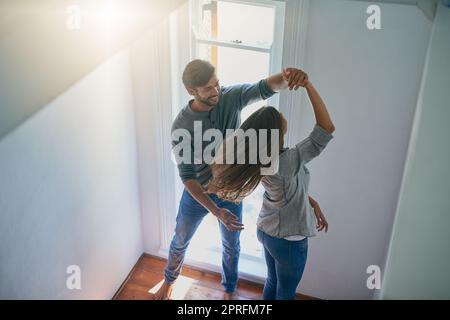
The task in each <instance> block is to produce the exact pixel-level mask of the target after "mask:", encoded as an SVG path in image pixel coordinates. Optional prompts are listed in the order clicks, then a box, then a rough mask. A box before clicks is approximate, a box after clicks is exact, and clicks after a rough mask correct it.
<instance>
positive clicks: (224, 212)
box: [213, 208, 244, 231]
mask: <svg viewBox="0 0 450 320" xmlns="http://www.w3.org/2000/svg"><path fill="white" fill-rule="evenodd" d="M213 214H214V215H215V216H216V217H217V219H219V220H220V222H221V223H223V225H224V226H225V228H227V229H228V231H240V230H243V229H244V225H243V224H242V223H241V222H239V220H238V218H237V217H236V216H235V215H234V214H232V213H231V211H230V210H228V209H225V208H218V209H217V210H216V211H215V212H213Z"/></svg>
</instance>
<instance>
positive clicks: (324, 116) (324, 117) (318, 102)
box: [305, 81, 335, 133]
mask: <svg viewBox="0 0 450 320" xmlns="http://www.w3.org/2000/svg"><path fill="white" fill-rule="evenodd" d="M305 89H306V92H307V93H308V97H309V99H310V100H311V104H312V107H313V110H314V116H315V117H316V123H317V124H318V125H319V126H320V127H322V128H323V129H324V130H325V131H327V132H328V133H333V132H334V130H335V127H334V124H333V122H332V121H331V117H330V115H329V113H328V110H327V107H326V106H325V103H324V102H323V100H322V98H321V97H320V95H319V93H318V92H317V90H316V88H314V86H313V84H312V83H311V82H309V81H308V82H307V83H306V85H305Z"/></svg>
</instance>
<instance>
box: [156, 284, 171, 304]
mask: <svg viewBox="0 0 450 320" xmlns="http://www.w3.org/2000/svg"><path fill="white" fill-rule="evenodd" d="M172 290H173V283H167V282H165V281H164V283H163V284H162V286H161V287H160V288H159V289H158V291H157V292H156V293H155V296H154V300H170V299H171V297H172Z"/></svg>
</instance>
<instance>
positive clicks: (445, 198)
mask: <svg viewBox="0 0 450 320" xmlns="http://www.w3.org/2000/svg"><path fill="white" fill-rule="evenodd" d="M449 34H450V8H445V7H443V6H439V7H438V9H437V14H436V18H435V22H434V26H433V34H432V38H431V41H430V46H429V49H428V50H429V52H428V57H427V62H426V63H427V67H426V69H425V76H424V79H423V84H422V90H421V95H420V99H419V104H418V112H417V114H416V117H415V123H414V134H413V138H412V141H411V145H410V149H409V152H408V159H407V165H406V166H407V167H406V170H405V178H404V181H403V186H402V192H401V195H400V201H399V206H398V210H397V216H396V221H395V225H394V230H393V234H392V241H391V243H390V249H389V256H388V261H387V266H386V271H385V277H384V279H383V286H382V294H381V298H384V299H450V274H449V270H450V250H449V248H448V245H449V243H450V233H449V230H448V229H449V227H450V198H449V190H450V170H449V169H448V165H449V163H450V148H449V142H448V138H449V137H450V127H449V124H448V121H449V119H450V108H449V104H450V103H449V101H450V91H449V83H450V60H449V57H450V41H449Z"/></svg>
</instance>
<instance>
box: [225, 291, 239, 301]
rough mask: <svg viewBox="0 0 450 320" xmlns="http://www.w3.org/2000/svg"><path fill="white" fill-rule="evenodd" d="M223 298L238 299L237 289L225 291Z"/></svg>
mask: <svg viewBox="0 0 450 320" xmlns="http://www.w3.org/2000/svg"><path fill="white" fill-rule="evenodd" d="M223 300H238V296H237V294H236V291H233V292H225V293H224V294H223Z"/></svg>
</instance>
